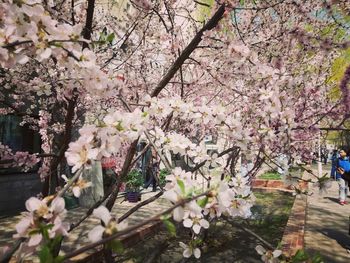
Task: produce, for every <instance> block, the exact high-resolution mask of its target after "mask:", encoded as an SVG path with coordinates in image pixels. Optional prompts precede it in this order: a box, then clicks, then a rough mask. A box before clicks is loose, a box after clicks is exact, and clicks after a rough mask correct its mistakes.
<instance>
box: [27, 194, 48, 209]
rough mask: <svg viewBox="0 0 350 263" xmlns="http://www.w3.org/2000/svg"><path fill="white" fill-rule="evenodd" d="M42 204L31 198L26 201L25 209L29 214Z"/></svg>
mask: <svg viewBox="0 0 350 263" xmlns="http://www.w3.org/2000/svg"><path fill="white" fill-rule="evenodd" d="M43 203H44V202H43V201H41V200H39V199H38V198H36V197H31V198H29V199H28V200H27V201H26V208H27V210H28V211H29V212H34V211H35V210H37V209H38V208H39V207H40V206H41V205H42V204H43Z"/></svg>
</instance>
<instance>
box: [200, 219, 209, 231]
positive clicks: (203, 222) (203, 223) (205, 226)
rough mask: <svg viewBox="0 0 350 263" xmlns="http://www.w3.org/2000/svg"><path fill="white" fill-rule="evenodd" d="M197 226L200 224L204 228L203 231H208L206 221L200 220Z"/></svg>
mask: <svg viewBox="0 0 350 263" xmlns="http://www.w3.org/2000/svg"><path fill="white" fill-rule="evenodd" d="M199 224H200V225H201V226H202V227H203V228H205V229H208V228H209V222H208V221H207V220H205V219H201V220H200V221H199Z"/></svg>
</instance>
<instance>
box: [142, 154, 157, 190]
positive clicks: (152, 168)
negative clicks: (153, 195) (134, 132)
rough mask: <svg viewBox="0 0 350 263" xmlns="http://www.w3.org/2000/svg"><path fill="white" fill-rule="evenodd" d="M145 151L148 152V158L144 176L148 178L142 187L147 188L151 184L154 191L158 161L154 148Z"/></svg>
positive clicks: (155, 188)
mask: <svg viewBox="0 0 350 263" xmlns="http://www.w3.org/2000/svg"><path fill="white" fill-rule="evenodd" d="M147 152H148V153H150V158H149V159H148V162H147V163H146V174H147V176H146V178H148V181H147V182H146V183H145V185H144V188H146V189H147V188H148V187H149V186H150V185H151V184H152V190H153V192H155V191H156V190H157V181H158V180H157V178H158V172H159V163H160V161H159V157H158V154H157V152H156V150H155V149H153V148H152V149H148V151H147Z"/></svg>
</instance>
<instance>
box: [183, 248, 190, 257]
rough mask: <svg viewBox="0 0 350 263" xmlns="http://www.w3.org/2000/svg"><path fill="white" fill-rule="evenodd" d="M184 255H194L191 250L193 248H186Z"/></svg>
mask: <svg viewBox="0 0 350 263" xmlns="http://www.w3.org/2000/svg"><path fill="white" fill-rule="evenodd" d="M182 255H183V256H184V257H185V258H189V257H190V256H192V251H191V249H189V248H186V249H185V250H184V252H183V253H182Z"/></svg>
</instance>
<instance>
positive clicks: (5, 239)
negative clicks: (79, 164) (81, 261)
mask: <svg viewBox="0 0 350 263" xmlns="http://www.w3.org/2000/svg"><path fill="white" fill-rule="evenodd" d="M156 194H157V193H154V192H147V193H145V194H143V195H142V201H144V200H146V199H148V198H150V197H151V196H154V195H156ZM123 199H124V198H119V199H117V201H116V204H115V205H114V208H113V210H112V213H113V214H114V215H116V216H117V217H120V216H121V215H123V214H124V213H126V212H127V211H128V210H129V209H130V208H132V207H133V206H135V203H129V202H128V201H125V202H122V201H123ZM169 206H170V203H169V202H168V201H167V200H165V199H163V198H162V197H160V198H159V199H157V200H156V201H154V202H152V203H150V204H147V205H145V206H143V207H142V208H140V209H139V210H138V211H136V212H135V213H134V214H132V215H131V216H130V217H129V218H128V219H126V220H127V222H128V225H129V226H132V225H135V224H137V223H139V222H141V221H143V220H145V219H147V218H150V217H151V216H153V215H155V214H158V213H160V212H162V211H164V210H166V209H167V208H168V207H169ZM85 211H87V209H84V208H81V207H79V208H76V209H72V210H69V211H68V213H67V221H68V222H70V223H72V222H76V220H77V219H79V218H81V216H83V215H84V214H85ZM20 218H21V216H20V215H17V216H13V217H7V218H2V219H0V247H2V246H5V245H9V244H12V235H13V234H14V233H15V225H16V224H17V223H18V222H19V220H20ZM98 224H100V220H99V219H97V218H95V217H94V216H93V215H91V216H90V217H89V218H88V219H87V220H85V221H84V222H83V223H82V224H81V225H80V226H79V227H77V228H76V229H74V230H73V231H72V232H71V233H70V235H69V237H68V238H66V239H65V240H64V242H63V244H62V252H63V253H67V252H71V251H73V250H75V249H77V248H79V247H82V246H84V245H87V244H89V243H90V242H89V240H88V237H87V235H88V232H89V230H91V229H92V228H93V227H94V226H97V225H98ZM90 253H91V252H90ZM82 257H84V255H82Z"/></svg>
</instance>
